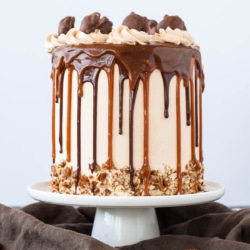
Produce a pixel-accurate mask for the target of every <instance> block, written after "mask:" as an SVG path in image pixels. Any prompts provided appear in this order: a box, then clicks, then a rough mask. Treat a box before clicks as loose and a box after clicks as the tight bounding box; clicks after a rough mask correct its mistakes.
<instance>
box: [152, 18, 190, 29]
mask: <svg viewBox="0 0 250 250" xmlns="http://www.w3.org/2000/svg"><path fill="white" fill-rule="evenodd" d="M167 27H170V28H171V29H180V30H187V29H186V26H185V23H184V22H183V21H182V19H181V18H180V17H178V16H168V15H165V16H164V17H163V20H162V21H160V22H159V24H158V26H157V28H158V30H159V29H166V28H167Z"/></svg>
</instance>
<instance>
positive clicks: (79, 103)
mask: <svg viewBox="0 0 250 250" xmlns="http://www.w3.org/2000/svg"><path fill="white" fill-rule="evenodd" d="M82 95H83V89H82V83H81V78H80V77H79V78H78V97H77V170H76V185H75V193H77V187H78V183H79V180H80V177H81V107H82V105H81V100H82Z"/></svg>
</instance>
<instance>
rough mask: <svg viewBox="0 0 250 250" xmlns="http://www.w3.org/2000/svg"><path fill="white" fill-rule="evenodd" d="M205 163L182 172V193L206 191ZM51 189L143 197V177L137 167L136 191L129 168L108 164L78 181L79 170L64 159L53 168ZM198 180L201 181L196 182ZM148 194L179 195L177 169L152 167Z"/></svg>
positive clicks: (191, 165) (84, 175) (66, 191)
mask: <svg viewBox="0 0 250 250" xmlns="http://www.w3.org/2000/svg"><path fill="white" fill-rule="evenodd" d="M203 173H204V167H203V164H201V163H198V164H195V163H192V162H189V163H188V164H186V167H185V171H182V173H181V175H182V190H181V194H194V193H197V192H202V191H205V184H204V179H203ZM51 177H52V181H51V191H52V192H56V193H62V194H80V195H102V196H144V191H143V190H144V185H143V180H142V179H141V178H140V171H139V170H135V173H134V178H133V183H134V187H135V190H134V191H132V190H131V187H130V173H129V169H128V167H124V168H121V169H116V168H113V169H111V170H107V169H105V165H103V166H102V167H100V166H98V168H97V169H96V170H95V171H94V172H93V174H89V175H86V174H83V175H81V177H80V178H79V182H78V184H76V180H77V178H76V171H73V168H72V166H70V165H69V164H66V161H64V160H62V161H61V162H60V163H59V164H53V165H52V167H51ZM197 180H198V181H197ZM149 194H150V195H151V196H161V195H162V196H163V195H177V194H179V192H178V178H177V173H176V170H174V169H172V168H170V167H168V166H165V171H164V172H161V171H159V170H151V175H150V179H149Z"/></svg>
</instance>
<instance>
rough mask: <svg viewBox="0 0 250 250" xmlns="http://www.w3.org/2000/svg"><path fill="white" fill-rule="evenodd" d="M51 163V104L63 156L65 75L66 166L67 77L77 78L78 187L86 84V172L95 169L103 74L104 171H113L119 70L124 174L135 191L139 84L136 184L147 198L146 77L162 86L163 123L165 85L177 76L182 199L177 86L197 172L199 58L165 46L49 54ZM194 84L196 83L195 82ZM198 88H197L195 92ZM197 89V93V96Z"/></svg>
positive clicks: (193, 52)
mask: <svg viewBox="0 0 250 250" xmlns="http://www.w3.org/2000/svg"><path fill="white" fill-rule="evenodd" d="M52 55H53V57H52V63H53V70H52V80H53V87H52V95H53V98H52V99H53V101H52V158H53V162H54V161H55V159H56V151H57V149H56V140H57V139H56V135H55V130H56V129H55V126H56V123H55V103H57V102H58V101H59V100H60V108H59V114H60V115H59V116H60V117H59V145H60V149H59V152H62V150H63V147H62V141H63V139H64V138H63V134H62V116H63V105H62V103H63V101H62V100H63V98H64V97H63V87H64V86H63V79H64V74H65V71H66V69H68V97H67V98H68V100H67V101H68V109H67V138H66V140H67V141H66V145H67V146H66V151H67V152H66V154H67V161H70V160H71V122H72V121H71V105H72V99H71V98H72V97H71V96H72V72H73V70H75V71H76V72H77V74H78V103H77V171H76V172H77V174H76V175H77V181H76V187H77V185H78V182H79V179H80V175H81V154H82V152H84V149H82V148H81V99H82V96H83V84H84V83H85V82H90V83H92V85H93V162H92V163H91V164H90V166H89V167H90V170H91V171H92V172H94V171H95V169H96V166H97V164H98V163H97V161H96V153H97V152H96V148H97V114H98V110H97V98H98V77H99V73H100V71H101V70H104V71H105V72H106V74H107V77H108V82H109V86H108V88H109V89H108V99H109V100H108V135H107V136H108V145H107V147H108V155H107V161H106V163H105V166H106V168H107V169H112V167H113V159H112V158H113V156H112V153H113V144H112V137H113V94H114V66H115V64H117V65H118V68H119V134H122V125H123V112H122V110H123V88H124V80H125V79H129V85H130V94H129V172H130V187H131V189H132V190H134V184H133V176H134V166H133V146H134V142H133V123H134V118H133V116H134V104H135V101H136V96H137V90H138V86H139V82H140V81H142V83H143V97H144V104H143V107H144V161H143V166H142V167H141V171H140V173H141V178H142V180H143V183H144V194H145V195H149V188H148V185H149V178H150V166H149V153H148V148H149V141H148V136H149V128H148V121H149V115H150V114H149V112H148V110H149V107H148V106H149V101H148V99H149V77H150V75H151V73H152V72H153V70H155V69H159V70H160V71H161V74H162V79H163V83H164V93H163V95H164V111H163V115H164V117H165V118H168V117H169V114H168V106H169V84H170V80H171V78H172V77H173V76H174V75H176V78H177V82H176V125H177V133H176V141H177V166H176V167H177V177H178V192H179V193H182V176H181V122H183V121H181V118H180V113H181V110H180V102H181V100H180V84H181V82H182V81H183V82H184V86H185V90H186V125H187V126H189V125H190V126H191V160H192V161H193V162H194V163H196V164H197V166H198V167H199V162H202V161H203V152H202V123H201V120H202V106H201V104H202V98H201V96H202V92H203V90H204V75H203V71H202V67H201V57H200V52H199V51H198V50H196V49H192V48H187V47H184V46H175V45H173V44H168V45H167V46H166V45H143V46H139V45H138V46H136V45H135V46H131V45H111V44H92V45H79V46H62V47H59V48H56V49H54V51H53V52H52ZM198 79H199V81H198ZM197 84H200V87H199V88H198V86H197ZM198 89H199V92H198V91H197V90H198ZM197 146H199V159H196V157H195V147H197Z"/></svg>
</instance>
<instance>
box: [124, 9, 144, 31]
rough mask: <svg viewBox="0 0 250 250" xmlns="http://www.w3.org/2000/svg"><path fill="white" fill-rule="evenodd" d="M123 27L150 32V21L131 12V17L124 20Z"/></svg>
mask: <svg viewBox="0 0 250 250" xmlns="http://www.w3.org/2000/svg"><path fill="white" fill-rule="evenodd" d="M122 25H125V26H127V27H128V28H129V29H136V30H138V31H144V32H148V19H147V18H146V17H144V16H140V15H138V14H135V13H134V12H131V13H130V15H128V16H127V17H126V18H125V19H124V20H123V22H122Z"/></svg>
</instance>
